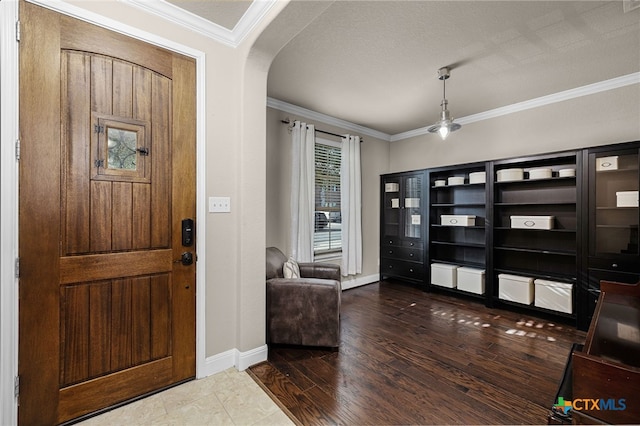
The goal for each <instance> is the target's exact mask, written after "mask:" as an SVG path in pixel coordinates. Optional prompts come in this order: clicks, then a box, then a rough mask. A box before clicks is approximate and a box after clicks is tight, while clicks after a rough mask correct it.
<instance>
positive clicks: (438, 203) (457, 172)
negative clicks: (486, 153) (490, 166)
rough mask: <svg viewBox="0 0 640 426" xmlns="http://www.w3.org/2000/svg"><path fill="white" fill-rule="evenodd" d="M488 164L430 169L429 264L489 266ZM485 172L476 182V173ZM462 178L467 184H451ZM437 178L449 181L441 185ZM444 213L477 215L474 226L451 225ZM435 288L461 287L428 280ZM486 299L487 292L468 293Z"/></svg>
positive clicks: (482, 268)
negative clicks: (487, 262)
mask: <svg viewBox="0 0 640 426" xmlns="http://www.w3.org/2000/svg"><path fill="white" fill-rule="evenodd" d="M486 168H487V164H486V163H474V164H464V165H459V166H454V167H441V168H437V169H431V170H429V178H428V179H429V186H430V192H429V193H430V196H429V229H428V236H429V242H428V246H429V251H428V255H429V256H428V264H429V265H428V267H430V265H431V264H432V263H439V264H451V265H457V266H460V267H470V268H475V269H480V270H484V269H485V268H486V258H487V256H486V247H487V232H486V229H487V228H486V226H485V221H486V218H487V205H488V203H487V191H486V186H487V184H486V174H487V170H486ZM477 173H485V180H484V181H481V182H479V181H478V182H476V181H474V179H472V178H471V176H472V174H477ZM452 177H454V178H455V177H458V178H462V179H464V180H463V183H461V184H456V185H451V184H449V178H452ZM437 181H445V182H447V183H446V184H445V185H437V184H436V182H437ZM443 215H468V216H475V221H474V224H473V225H472V226H455V225H454V226H451V225H448V224H447V221H444V224H443V220H442V216H443ZM426 284H427V286H428V287H429V288H430V289H431V290H438V291H445V292H458V293H460V292H461V290H459V289H448V288H445V287H440V286H438V287H435V286H433V285H431V284H430V280H427V283H426ZM464 294H465V295H467V296H471V297H477V298H484V297H485V296H484V294H482V295H481V294H477V295H476V294H472V293H469V292H465V293H464Z"/></svg>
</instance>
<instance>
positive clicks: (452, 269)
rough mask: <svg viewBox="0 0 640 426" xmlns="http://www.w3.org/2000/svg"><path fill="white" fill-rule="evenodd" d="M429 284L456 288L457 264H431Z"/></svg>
mask: <svg viewBox="0 0 640 426" xmlns="http://www.w3.org/2000/svg"><path fill="white" fill-rule="evenodd" d="M431 284H434V285H439V286H441V287H448V288H456V286H457V285H458V265H449V264H446V263H432V264H431Z"/></svg>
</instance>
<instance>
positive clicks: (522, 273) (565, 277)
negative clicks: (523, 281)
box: [493, 268, 577, 284]
mask: <svg viewBox="0 0 640 426" xmlns="http://www.w3.org/2000/svg"><path fill="white" fill-rule="evenodd" d="M493 271H494V272H495V273H496V275H498V274H510V275H520V276H525V277H531V278H540V279H543V280H550V281H560V282H565V283H569V284H575V283H576V282H577V279H576V277H574V276H571V275H563V274H554V275H548V274H541V273H540V272H537V271H529V270H525V269H503V268H494V270H493ZM496 282H497V281H496Z"/></svg>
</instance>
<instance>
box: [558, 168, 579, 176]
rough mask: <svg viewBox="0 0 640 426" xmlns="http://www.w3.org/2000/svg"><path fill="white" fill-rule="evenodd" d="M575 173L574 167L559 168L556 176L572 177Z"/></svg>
mask: <svg viewBox="0 0 640 426" xmlns="http://www.w3.org/2000/svg"><path fill="white" fill-rule="evenodd" d="M575 175H576V169H560V170H559V171H558V176H560V177H574V176H575Z"/></svg>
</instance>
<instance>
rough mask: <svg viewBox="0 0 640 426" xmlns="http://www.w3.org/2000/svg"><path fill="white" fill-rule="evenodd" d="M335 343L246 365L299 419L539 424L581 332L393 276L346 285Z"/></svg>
mask: <svg viewBox="0 0 640 426" xmlns="http://www.w3.org/2000/svg"><path fill="white" fill-rule="evenodd" d="M341 322H342V342H341V346H340V349H339V351H337V352H332V351H328V350H322V349H306V348H292V347H271V348H269V359H268V361H267V362H264V363H261V364H258V365H255V366H253V367H251V368H250V369H249V374H251V375H252V376H253V378H254V379H255V380H256V381H257V382H258V383H259V384H260V385H261V386H262V387H263V388H264V389H265V390H267V392H268V393H270V394H271V396H272V397H273V398H274V400H275V401H276V402H278V403H279V405H280V406H281V407H283V408H284V409H285V411H288V412H289V415H290V416H291V417H293V420H294V421H295V422H297V423H298V424H303V425H326V424H349V425H352V424H358V425H361V424H376V425H378V424H546V422H547V414H548V413H549V408H550V407H551V405H553V404H554V403H555V401H554V400H553V399H554V396H555V393H556V391H557V388H558V384H559V381H560V378H561V377H562V373H563V370H564V364H565V362H566V359H567V356H568V354H569V351H570V348H571V344H572V343H574V342H577V343H583V342H584V339H585V333H583V332H581V331H578V330H576V329H575V327H572V326H570V325H564V324H559V323H551V322H549V321H546V320H544V319H540V318H536V317H533V316H530V315H521V314H518V313H514V312H510V311H504V310H498V309H488V308H486V307H485V306H484V305H483V304H481V303H479V302H475V301H468V300H462V299H459V298H455V297H450V296H446V295H442V294H434V293H425V292H423V291H421V290H419V289H416V288H413V287H410V286H407V285H404V284H400V283H396V282H393V281H383V282H381V283H376V284H370V285H367V286H363V287H359V288H355V289H351V290H347V291H345V292H343V298H342V311H341Z"/></svg>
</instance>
